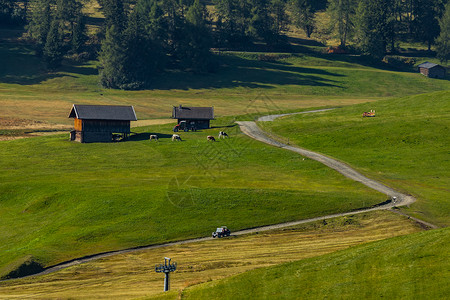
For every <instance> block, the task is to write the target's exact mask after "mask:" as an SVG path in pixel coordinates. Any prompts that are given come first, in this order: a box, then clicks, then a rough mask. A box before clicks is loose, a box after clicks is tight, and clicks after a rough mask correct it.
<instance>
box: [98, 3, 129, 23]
mask: <svg viewBox="0 0 450 300" xmlns="http://www.w3.org/2000/svg"><path fill="white" fill-rule="evenodd" d="M99 3H100V5H101V7H102V10H103V14H104V15H105V24H104V26H105V28H111V26H112V25H114V27H115V28H116V30H119V31H122V30H124V29H125V27H126V25H127V11H128V6H127V5H126V4H125V3H124V0H101V1H100V2H99Z"/></svg>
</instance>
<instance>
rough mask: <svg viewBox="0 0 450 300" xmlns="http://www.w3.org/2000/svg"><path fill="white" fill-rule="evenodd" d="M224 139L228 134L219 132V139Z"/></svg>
mask: <svg viewBox="0 0 450 300" xmlns="http://www.w3.org/2000/svg"><path fill="white" fill-rule="evenodd" d="M226 137H228V134H227V133H226V132H224V131H220V132H219V139H222V138H226Z"/></svg>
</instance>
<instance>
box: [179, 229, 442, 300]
mask: <svg viewBox="0 0 450 300" xmlns="http://www.w3.org/2000/svg"><path fill="white" fill-rule="evenodd" d="M449 233H450V229H449V228H445V229H439V230H433V231H427V232H422V233H417V234H412V235H407V236H403V237H396V238H392V239H388V240H383V241H379V242H374V243H370V244H368V245H363V246H358V247H354V248H350V249H347V250H343V251H339V252H335V253H332V254H328V255H324V256H321V257H317V258H311V259H305V260H301V261H298V262H294V263H289V264H285V265H280V266H276V267H270V268H262V269H258V270H253V271H249V272H246V273H243V274H241V275H238V276H234V277H231V278H227V279H224V280H222V281H218V282H211V283H206V284H203V285H200V286H198V287H193V288H190V289H188V290H186V291H185V292H184V293H183V296H184V297H182V298H183V299H184V298H186V299H324V298H327V299H361V298H364V299H380V298H388V299H444V298H448V295H449V294H450V288H449V285H448V279H449V277H450V271H449V270H450V260H449V257H450V252H449V249H450V234H449Z"/></svg>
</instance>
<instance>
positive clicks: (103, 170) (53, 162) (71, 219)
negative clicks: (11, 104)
mask: <svg viewBox="0 0 450 300" xmlns="http://www.w3.org/2000/svg"><path fill="white" fill-rule="evenodd" d="M216 124H217V123H216ZM171 127H172V125H161V126H159V127H157V126H153V127H152V129H151V130H152V132H155V131H156V132H157V133H158V134H160V136H161V137H162V139H161V140H160V142H158V143H157V142H154V141H153V142H149V141H148V140H147V138H148V132H149V131H147V130H149V129H148V128H142V129H141V131H147V134H141V135H137V136H136V137H135V139H134V140H132V141H129V142H125V143H112V144H79V143H71V142H68V140H67V136H65V135H64V136H61V135H59V136H49V137H39V138H30V139H25V140H17V141H5V142H2V143H1V145H0V157H1V160H0V169H1V170H3V172H1V173H0V266H1V269H0V270H1V272H0V274H2V275H4V274H5V273H7V272H8V271H9V270H11V269H12V268H15V267H17V264H20V263H21V262H22V261H23V260H24V259H26V258H27V257H29V256H32V258H33V259H34V260H36V261H38V262H39V263H41V264H42V265H45V266H47V265H51V264H55V263H58V262H60V261H63V260H67V259H70V258H74V257H79V256H83V255H87V254H93V253H98V252H102V251H107V250H112V249H119V248H126V247H133V246H138V245H145V244H154V243H161V242H164V241H169V240H177V239H186V238H189V237H197V236H205V235H209V234H210V232H211V230H212V228H215V227H216V226H218V225H223V224H226V225H228V226H230V228H231V229H232V230H237V229H240V228H247V227H253V226H257V225H263V224H271V223H278V222H283V221H289V220H295V219H302V218H307V217H312V216H318V215H325V214H329V213H332V212H338V211H348V210H350V209H353V208H357V207H362V206H368V205H372V204H374V203H377V202H381V201H383V200H384V199H385V196H383V195H381V194H379V193H375V192H373V191H371V190H369V189H368V188H366V187H364V186H362V185H360V184H358V183H355V182H352V181H350V180H347V179H345V178H343V177H342V176H341V175H340V174H338V173H336V172H334V171H331V170H329V169H327V168H326V167H324V166H322V165H320V164H319V163H316V162H314V161H311V160H302V159H301V157H299V156H298V155H296V154H295V153H290V152H288V151H284V150H282V149H277V148H274V147H269V146H266V145H263V144H260V143H258V142H255V141H253V140H250V139H249V138H247V137H245V136H243V135H242V134H241V133H240V132H238V131H237V128H236V127H232V128H226V130H227V131H228V132H229V133H230V134H231V136H232V137H231V139H229V140H227V141H220V142H216V143H214V144H212V143H208V142H207V141H206V135H208V134H214V135H217V133H218V131H219V130H220V129H223V128H216V129H211V130H208V131H206V132H197V133H181V136H182V137H183V138H185V139H186V141H183V142H178V143H173V142H171V141H170V139H169V137H170V130H171ZM164 134H166V135H164ZM262 162H263V163H262ZM191 176H192V177H191Z"/></svg>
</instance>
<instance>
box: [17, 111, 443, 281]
mask: <svg viewBox="0 0 450 300" xmlns="http://www.w3.org/2000/svg"><path fill="white" fill-rule="evenodd" d="M331 109H332V108H331ZM326 110H330V109H322V110H313V111H306V112H301V113H313V112H319V111H326ZM293 114H298V113H293ZM286 115H290V114H281V115H271V116H265V117H261V118H259V119H258V120H259V121H273V120H275V119H276V118H279V117H281V116H286ZM237 123H238V124H239V126H240V129H241V131H242V132H243V133H244V134H246V135H248V136H250V137H251V138H254V139H255V140H258V141H261V142H263V143H266V144H269V145H272V146H276V147H280V148H283V149H286V150H289V151H293V152H297V153H299V154H300V155H303V156H305V157H308V158H310V159H313V160H316V161H318V162H320V163H323V164H324V165H326V166H328V167H330V168H332V169H334V170H336V171H338V172H339V173H341V174H342V175H344V176H346V177H348V178H350V179H353V180H355V181H358V182H361V183H362V184H364V185H366V186H368V187H370V188H372V189H374V190H377V191H379V192H381V193H384V194H386V195H387V196H389V197H390V198H391V199H392V201H389V202H387V203H385V204H381V205H378V206H375V207H371V208H364V209H359V210H354V211H350V212H346V213H338V214H332V215H327V216H322V217H316V218H310V219H304V220H299V221H294V222H287V223H280V224H275V225H268V226H262V227H255V228H250V229H245V230H240V231H236V232H233V233H232V235H234V236H239V235H244V234H249V233H255V232H262V231H268V230H273V229H279V228H284V227H289V226H295V225H299V224H304V223H309V222H314V221H321V220H326V219H331V218H336V217H342V216H347V215H354V214H359V213H365V212H370V211H374V210H380V209H392V208H393V207H395V206H405V205H409V204H411V203H413V202H414V201H416V199H415V198H414V197H412V196H410V195H406V194H403V193H400V192H397V191H396V190H394V189H392V188H390V187H387V186H385V185H383V184H381V183H379V182H377V181H375V180H373V179H370V178H367V177H365V176H364V175H362V174H360V173H359V172H357V171H356V170H354V169H352V168H350V167H349V166H348V165H346V164H344V163H342V162H340V161H337V160H336V159H333V158H330V157H327V156H325V155H322V154H319V153H316V152H313V151H309V150H306V149H303V148H300V147H294V146H290V145H286V144H283V143H281V142H278V141H276V140H274V139H271V138H270V137H268V136H267V135H266V134H265V133H264V132H263V131H262V130H261V129H260V128H259V127H258V126H257V125H256V123H255V122H251V121H240V122H237ZM394 197H395V198H394ZM393 211H395V212H396V213H400V214H402V215H405V214H403V213H401V212H398V211H396V210H393ZM405 216H407V215H405ZM407 217H408V218H411V217H409V216H407ZM411 219H413V220H414V221H416V222H417V223H419V224H420V225H422V226H423V227H424V228H437V226H435V225H433V224H430V223H426V222H423V221H421V220H419V219H415V218H411ZM209 240H212V237H204V238H196V239H189V240H184V241H178V242H171V243H165V244H161V245H151V246H144V247H138V248H132V249H125V250H119V251H112V252H106V253H99V254H95V255H91V256H87V257H83V258H79V259H74V260H71V261H68V262H64V263H61V264H59V265H56V266H53V267H50V268H48V269H46V270H44V271H43V272H40V273H37V274H34V275H30V276H25V277H31V276H40V275H45V274H49V273H53V272H57V271H59V270H62V269H65V268H68V267H71V266H75V265H79V264H82V263H86V262H89V261H93V260H96V259H101V258H105V257H109V256H112V255H117V254H123V253H129V252H134V251H142V250H149V249H157V248H163V247H169V246H174V245H182V244H190V243H198V242H204V241H209ZM25 277H22V278H25Z"/></svg>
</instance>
